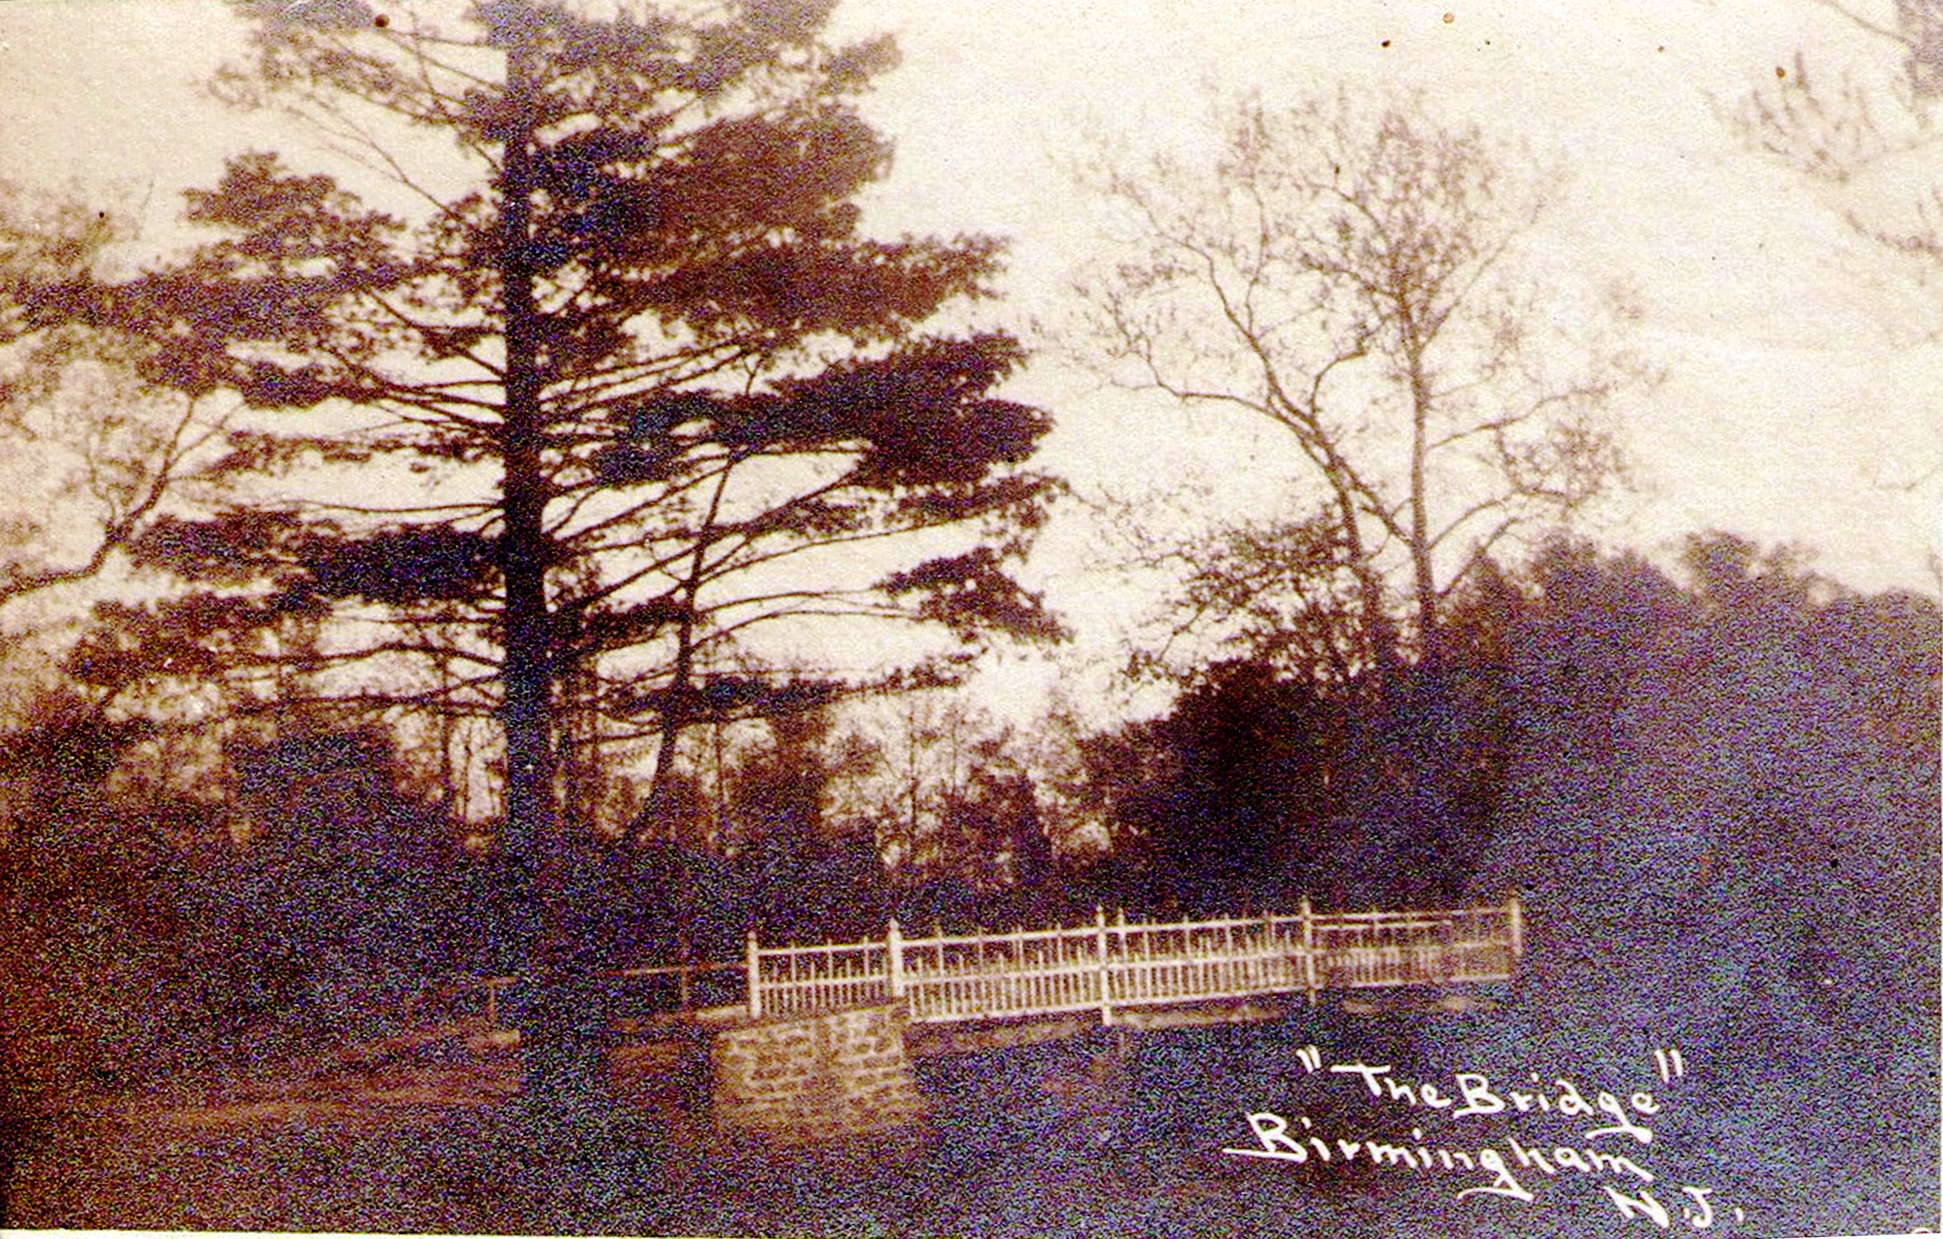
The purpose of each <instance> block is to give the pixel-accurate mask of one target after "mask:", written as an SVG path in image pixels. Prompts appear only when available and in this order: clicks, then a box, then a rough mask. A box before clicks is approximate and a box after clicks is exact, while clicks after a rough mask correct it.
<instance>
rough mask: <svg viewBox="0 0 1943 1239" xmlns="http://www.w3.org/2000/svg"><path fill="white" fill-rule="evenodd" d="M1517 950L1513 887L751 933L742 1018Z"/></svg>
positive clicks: (1497, 975) (1100, 1002)
mask: <svg viewBox="0 0 1943 1239" xmlns="http://www.w3.org/2000/svg"><path fill="white" fill-rule="evenodd" d="M1523 954H1524V913H1523V909H1522V908H1521V907H1520V905H1519V902H1518V898H1517V896H1516V895H1514V896H1512V897H1511V899H1510V900H1509V901H1508V902H1507V903H1505V904H1503V905H1501V906H1496V907H1483V908H1463V909H1456V910H1452V911H1436V912H1334V913H1316V912H1315V911H1313V910H1312V909H1311V907H1310V905H1309V901H1308V900H1307V899H1304V900H1302V902H1301V906H1300V910H1299V911H1298V912H1297V913H1296V914H1295V915H1293V916H1264V917H1254V918H1241V919H1230V920H1216V921H1186V922H1179V923H1173V924H1154V923H1148V922H1136V923H1131V924H1130V923H1128V922H1127V920H1126V919H1125V917H1124V916H1122V917H1120V918H1117V919H1116V920H1114V921H1112V922H1109V921H1108V920H1107V917H1106V914H1105V912H1104V911H1101V910H1097V909H1096V910H1095V912H1094V918H1093V923H1092V924H1091V925H1081V926H1078V927H1074V928H1060V929H1036V930H1014V931H1013V932H1011V933H1009V934H1007V933H996V934H988V933H979V934H968V935H955V936H954V935H945V934H939V935H937V936H934V937H930V938H907V937H905V936H904V934H903V931H902V930H901V929H900V928H899V926H898V924H897V921H896V920H895V919H893V920H892V921H891V922H890V923H889V925H888V926H887V927H886V930H885V934H884V938H883V939H882V940H881V941H865V942H855V943H844V944H835V945H824V946H788V947H765V946H763V945H761V943H760V942H758V941H757V938H756V935H755V933H754V931H751V932H750V934H749V941H748V951H747V957H746V960H745V962H744V965H743V966H744V969H745V971H746V973H747V987H748V1005H749V1014H750V1015H751V1016H752V1017H754V1018H761V1017H762V1016H764V1015H799V1014H807V1013H811V1012H817V1011H830V1010H836V1009H840V1008H843V1007H853V1006H868V1005H873V1004H877V1003H885V1002H892V1001H897V1000H900V999H901V1000H903V1001H905V1002H906V1003H907V1004H908V1005H909V1008H910V1012H911V1018H912V1019H913V1020H915V1021H918V1022H922V1023H946V1022H951V1021H956V1020H976V1019H997V1018H1006V1017H1013V1016H1030V1015H1057V1014H1062V1013H1069V1012H1077V1011H1098V1012H1099V1013H1100V1019H1101V1021H1102V1022H1103V1023H1108V1024H1110V1023H1112V1022H1113V1012H1114V1010H1115V1009H1116V1008H1120V1007H1130V1006H1159V1005H1167V1004H1173V1003H1187V1002H1201V1001H1206V1000H1211V999H1233V998H1248V997H1254V996H1257V995H1267V994H1289V993H1306V994H1308V996H1309V998H1310V1001H1312V1002H1313V1001H1314V1000H1315V997H1316V995H1317V994H1318V993H1319V992H1320V991H1322V990H1325V989H1363V988H1372V987H1378V986H1403V985H1463V984H1476V983H1481V982H1494V981H1509V980H1511V979H1512V977H1513V976H1514V975H1515V974H1516V972H1517V967H1518V961H1519V959H1520V958H1521V957H1522V956H1523Z"/></svg>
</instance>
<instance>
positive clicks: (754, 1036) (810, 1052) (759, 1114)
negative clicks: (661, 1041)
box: [712, 1005, 923, 1141]
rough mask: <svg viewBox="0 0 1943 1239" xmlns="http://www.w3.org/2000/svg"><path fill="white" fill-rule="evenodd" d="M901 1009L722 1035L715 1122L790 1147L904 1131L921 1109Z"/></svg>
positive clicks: (716, 1050) (716, 1053)
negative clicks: (795, 1143) (791, 1143)
mask: <svg viewBox="0 0 1943 1239" xmlns="http://www.w3.org/2000/svg"><path fill="white" fill-rule="evenodd" d="M905 1020H906V1013H905V1010H904V1008H903V1006H902V1005H898V1006H888V1007H865V1008H859V1009H857V1010H852V1011H839V1012H836V1013H834V1014H830V1015H819V1016H809V1017H798V1018H791V1019H778V1020H768V1021H764V1022H762V1023H757V1024H751V1025H749V1026H747V1027H744V1028H735V1029H728V1030H725V1031H723V1032H721V1033H719V1034H717V1035H716V1038H715V1044H714V1047H713V1051H712V1057H713V1063H714V1074H715V1119H716V1122H717V1123H718V1124H720V1125H722V1126H724V1127H728V1128H733V1129H739V1130H742V1131H747V1132H752V1133H759V1134H762V1135H765V1136H770V1137H772V1138H775V1139H779V1140H785V1141H809V1140H829V1139H833V1138H836V1137H840V1136H850V1135H861V1134H863V1133H866V1132H873V1131H882V1130H884V1129H886V1128H891V1127H898V1126H902V1125H903V1124H906V1123H909V1122H912V1121H913V1120H915V1119H916V1118H917V1117H918V1116H919V1115H920V1114H921V1113H922V1110H923V1102H922V1100H921V1098H920V1097H919V1096H918V1090H917V1082H916V1080H915V1079H914V1078H913V1077H912V1075H911V1064H910V1060H909V1059H908V1058H907V1057H906V1056H905V1053H904V1025H905Z"/></svg>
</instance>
